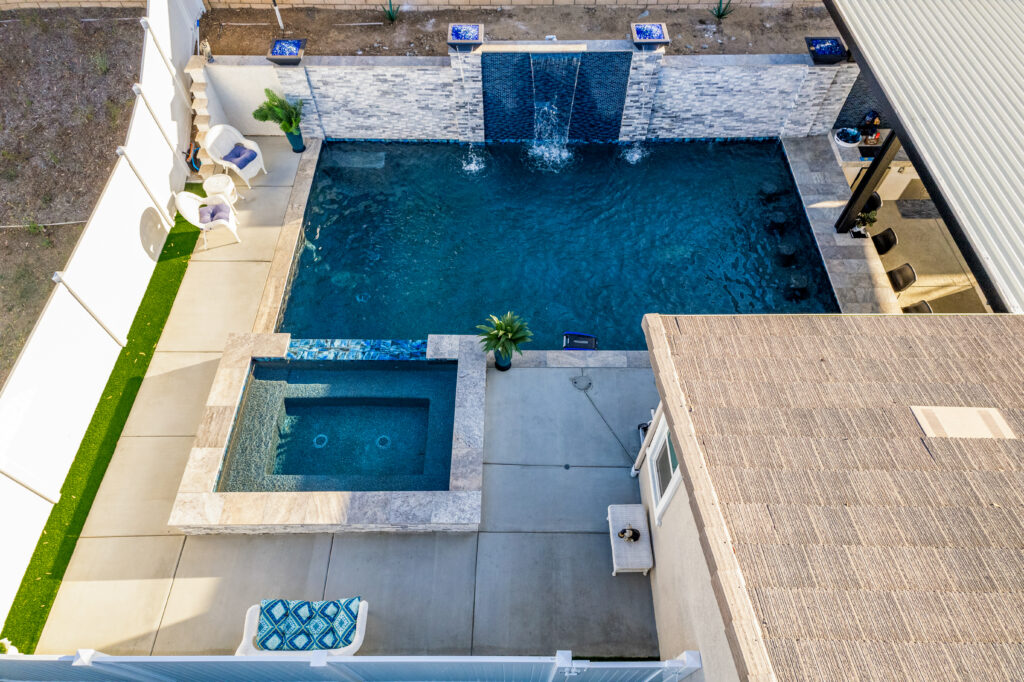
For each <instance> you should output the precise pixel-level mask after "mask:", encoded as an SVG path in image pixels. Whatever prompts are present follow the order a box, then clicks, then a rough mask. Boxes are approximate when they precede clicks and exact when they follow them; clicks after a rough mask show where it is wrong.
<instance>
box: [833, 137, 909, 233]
mask: <svg viewBox="0 0 1024 682" xmlns="http://www.w3.org/2000/svg"><path fill="white" fill-rule="evenodd" d="M899 150H900V140H899V138H898V137H896V133H894V132H891V133H889V136H888V137H886V138H885V142H883V143H882V147H881V149H879V150H878V154H876V155H875V158H874V159H873V160H872V161H871V165H870V166H868V169H867V171H865V173H864V175H863V176H862V177H861V179H860V182H858V183H857V186H856V187H854V188H853V195H852V196H850V200H849V201H847V202H846V206H845V207H844V208H843V212H842V213H841V214H840V215H839V219H838V220H837V221H836V232H849V231H850V228H852V227H853V225H854V223H856V222H857V216H859V215H860V212H861V211H863V210H864V206H865V205H866V204H867V203H868V198H869V197H870V196H871V194H872V193H873V192H874V191H875V190H876V189H878V185H879V184H880V183H881V182H882V178H884V177H885V172H886V171H887V170H889V164H891V163H892V160H893V159H895V158H896V153H897V152H898V151H899Z"/></svg>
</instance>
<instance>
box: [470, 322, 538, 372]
mask: <svg viewBox="0 0 1024 682" xmlns="http://www.w3.org/2000/svg"><path fill="white" fill-rule="evenodd" d="M476 328H477V329H479V330H480V331H479V333H478V336H479V337H480V344H481V345H482V346H483V348H484V351H485V352H486V351H493V352H494V368H495V369H496V370H498V371H499V372H506V371H508V370H509V368H511V367H512V353H519V354H520V355H522V354H523V351H521V350H520V349H519V347H520V346H521V345H523V344H524V343H529V342H530V341H531V340H532V339H533V332H531V331H530V328H529V327H528V326H527V324H526V321H525V320H523V318H521V317H519V316H518V315H516V314H515V313H513V312H511V311H510V312H507V313H505V314H504V315H502V316H501V317H497V316H495V315H491V316H490V318H489V319H488V321H487V323H486V324H478V325H477V327H476Z"/></svg>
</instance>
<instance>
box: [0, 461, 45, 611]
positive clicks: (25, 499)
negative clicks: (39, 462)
mask: <svg viewBox="0 0 1024 682" xmlns="http://www.w3.org/2000/svg"><path fill="white" fill-rule="evenodd" d="M52 507H53V505H52V504H50V503H49V502H48V501H46V500H44V499H43V498H42V497H39V495H36V494H35V493H34V492H32V491H31V490H29V489H28V488H25V487H24V486H22V485H20V484H18V483H15V482H14V481H12V480H11V479H9V478H7V477H6V476H4V475H3V474H0V523H3V524H4V530H3V560H2V561H0V623H3V622H4V621H5V620H7V610H8V607H9V606H10V603H11V602H12V601H14V595H15V593H16V592H17V591H18V585H20V584H21V577H22V576H23V575H24V574H25V568H26V567H27V566H28V562H29V559H31V558H32V552H33V551H34V550H35V548H36V542H38V541H39V536H40V535H41V534H42V532H43V526H45V525H46V519H47V518H49V516H50V509H51V508H52Z"/></svg>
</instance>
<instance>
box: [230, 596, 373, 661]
mask: <svg viewBox="0 0 1024 682" xmlns="http://www.w3.org/2000/svg"><path fill="white" fill-rule="evenodd" d="M369 608H370V607H369V604H367V603H366V600H365V599H360V600H359V613H358V614H356V632H355V634H354V635H353V636H352V643H351V644H349V645H348V646H345V647H341V648H340V649H326V650H322V651H327V653H328V654H330V655H331V656H353V655H355V653H356V652H357V651H359V647H361V646H362V645H363V636H364V635H365V634H366V614H367V611H368V610H369ZM259 624H260V605H259V604H253V605H252V606H250V607H249V610H248V611H246V612H245V629H244V630H243V631H242V643H241V644H239V645H238V649H236V650H235V656H287V657H291V658H309V654H310V652H309V651H267V650H265V649H258V648H256V631H257V629H258V628H259Z"/></svg>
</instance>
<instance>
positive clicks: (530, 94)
mask: <svg viewBox="0 0 1024 682" xmlns="http://www.w3.org/2000/svg"><path fill="white" fill-rule="evenodd" d="M631 59H632V54H631V52H627V51H609V52H596V51H593V52H592V51H585V52H522V51H517V52H487V53H485V54H483V55H482V62H481V67H482V78H483V99H484V102H483V104H484V133H485V137H486V139H487V140H489V141H492V142H527V143H529V144H530V154H531V156H533V157H534V158H536V159H538V160H540V161H541V162H542V163H548V162H550V163H551V164H552V165H554V166H555V167H558V166H559V165H564V163H565V161H568V159H569V158H571V154H570V152H569V149H568V147H567V144H568V143H570V142H613V141H616V140H618V139H619V129H620V127H621V124H622V111H623V106H624V104H625V99H626V83H627V81H628V80H629V70H630V63H631Z"/></svg>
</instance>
